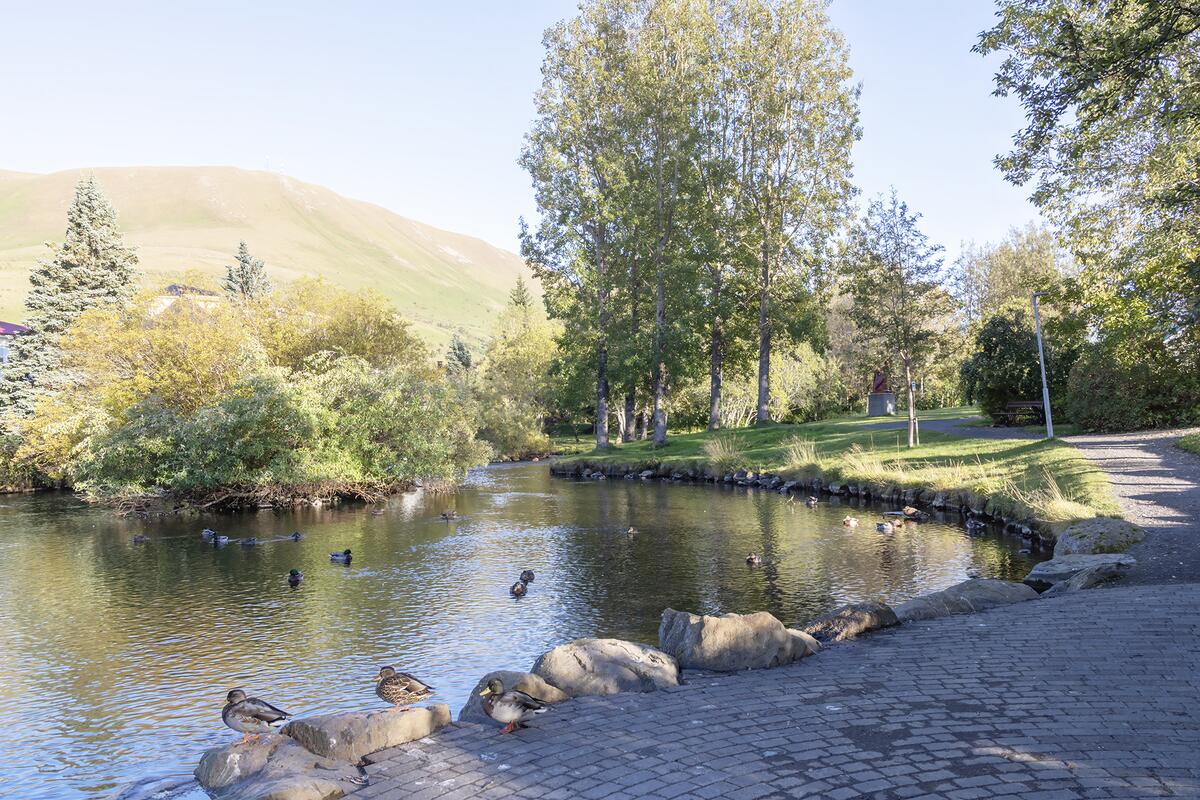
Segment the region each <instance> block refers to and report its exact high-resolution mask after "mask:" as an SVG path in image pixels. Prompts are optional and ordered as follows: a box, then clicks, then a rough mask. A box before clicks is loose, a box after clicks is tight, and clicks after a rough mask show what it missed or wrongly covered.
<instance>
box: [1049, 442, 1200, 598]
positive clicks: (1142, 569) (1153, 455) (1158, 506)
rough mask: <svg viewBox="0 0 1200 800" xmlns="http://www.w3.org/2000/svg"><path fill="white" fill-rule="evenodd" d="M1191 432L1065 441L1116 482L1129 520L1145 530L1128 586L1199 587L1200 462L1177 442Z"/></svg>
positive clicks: (1133, 552)
mask: <svg viewBox="0 0 1200 800" xmlns="http://www.w3.org/2000/svg"><path fill="white" fill-rule="evenodd" d="M1188 432H1190V431H1185V430H1176V431H1143V432H1138V433H1114V434H1084V435H1080V436H1069V437H1066V441H1068V442H1070V443H1071V444H1073V445H1075V446H1076V447H1078V448H1079V449H1080V450H1081V451H1083V454H1084V455H1085V456H1087V457H1088V458H1089V459H1091V460H1092V461H1093V462H1094V463H1095V464H1096V466H1098V467H1100V469H1102V470H1104V471H1105V472H1107V473H1108V475H1109V477H1110V478H1112V483H1113V493H1114V494H1115V495H1116V496H1117V501H1118V502H1119V503H1120V504H1121V508H1122V510H1123V511H1124V512H1125V517H1126V518H1127V519H1128V520H1129V521H1130V522H1136V523H1137V524H1138V525H1141V526H1142V527H1144V528H1145V529H1146V541H1144V542H1142V543H1141V544H1140V545H1136V546H1134V547H1133V548H1132V549H1131V550H1130V551H1129V554H1130V555H1131V556H1133V557H1134V558H1136V559H1137V562H1138V563H1137V566H1135V567H1134V568H1133V570H1132V571H1131V572H1130V574H1129V577H1128V579H1127V580H1128V581H1132V582H1138V583H1177V582H1181V581H1200V456H1197V455H1195V454H1193V453H1188V452H1186V451H1184V450H1180V449H1179V448H1178V447H1176V446H1175V440H1176V439H1178V438H1179V437H1180V436H1182V435H1183V434H1184V433H1188Z"/></svg>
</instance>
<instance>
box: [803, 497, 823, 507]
mask: <svg viewBox="0 0 1200 800" xmlns="http://www.w3.org/2000/svg"><path fill="white" fill-rule="evenodd" d="M819 502H821V501H820V500H818V499H817V498H815V497H810V498H808V499H807V500H805V501H804V505H806V506H808V507H809V508H816V507H817V503H819Z"/></svg>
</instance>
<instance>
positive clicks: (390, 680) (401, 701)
mask: <svg viewBox="0 0 1200 800" xmlns="http://www.w3.org/2000/svg"><path fill="white" fill-rule="evenodd" d="M375 694H377V695H379V699H381V700H383V701H385V702H388V703H391V704H392V705H394V706H399V707H400V708H401V709H405V708H408V707H409V706H410V705H412V704H413V703H415V702H417V701H418V700H424V699H425V698H426V697H429V696H430V695H431V694H433V687H432V686H429V685H428V684H426V683H423V682H421V681H419V680H417V679H416V678H414V677H413V676H412V675H409V674H408V673H407V672H397V671H396V669H395V667H380V669H379V674H378V675H376V676H375Z"/></svg>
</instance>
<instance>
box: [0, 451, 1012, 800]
mask: <svg viewBox="0 0 1200 800" xmlns="http://www.w3.org/2000/svg"><path fill="white" fill-rule="evenodd" d="M6 500H7V502H6V503H5V506H6V507H0V553H2V555H0V751H2V752H4V753H5V758H4V759H3V760H0V796H13V797H16V796H19V797H22V798H29V800H46V799H47V798H81V797H89V796H95V795H96V794H98V793H99V794H103V793H108V792H111V791H112V790H113V788H114V787H116V786H119V785H124V784H128V783H131V782H136V783H137V788H136V791H137V792H141V794H140V795H134V797H151V796H154V794H153V792H155V791H164V792H167V793H168V795H170V793H171V792H174V793H175V795H174V797H175V800H182V798H180V797H179V792H180V791H183V792H185V794H186V792H187V791H189V790H187V789H186V784H185V783H178V785H176V784H172V783H171V782H172V781H177V782H182V781H184V780H185V779H186V778H187V776H188V775H189V774H190V772H191V770H192V768H193V767H194V766H195V761H196V758H197V757H198V755H199V753H200V751H201V750H202V749H204V748H205V747H210V746H213V745H217V744H222V743H225V742H228V741H231V740H232V739H233V738H235V734H232V733H231V732H230V731H228V730H227V729H225V728H223V727H222V726H221V723H220V717H219V714H220V709H221V705H222V703H223V702H224V697H225V693H226V692H228V691H229V689H231V688H233V687H234V686H240V687H242V688H244V689H246V690H247V691H249V692H251V693H252V694H255V695H258V696H261V697H263V698H265V699H268V700H270V701H272V702H274V703H276V704H277V705H280V706H281V707H283V708H284V709H286V710H288V711H291V712H293V713H297V714H316V713H327V712H333V711H343V710H350V709H355V708H364V707H372V706H377V705H378V700H377V699H376V698H375V696H374V686H373V684H372V682H371V677H372V676H373V675H374V674H375V671H376V669H377V668H378V667H379V666H381V665H384V664H395V665H396V666H398V667H401V668H404V669H407V670H409V671H411V672H413V673H415V674H417V675H418V676H420V677H422V678H423V679H425V680H428V681H429V682H430V683H431V684H433V685H434V686H436V687H437V689H438V695H437V697H436V698H435V699H436V700H439V701H444V702H448V703H450V704H451V707H452V709H454V710H455V711H456V710H457V709H458V707H459V706H461V704H462V703H463V702H464V701H465V698H466V695H467V693H468V692H469V691H470V689H471V687H472V686H474V684H475V681H476V680H477V679H478V678H479V676H481V675H482V674H484V673H485V672H487V671H489V670H492V669H496V668H500V667H510V668H511V667H516V668H522V669H525V668H528V667H529V665H530V664H532V662H533V660H534V659H535V658H536V657H537V655H538V654H540V653H541V652H543V651H545V650H546V649H548V648H549V647H552V646H554V645H556V644H559V643H561V642H563V641H566V640H568V639H572V638H576V637H580V636H616V637H620V638H627V639H634V640H640V641H645V642H649V643H654V642H655V641H656V638H657V628H658V619H659V613H660V612H661V610H662V609H663V608H664V607H666V606H672V607H675V608H684V609H689V610H695V611H701V612H708V613H715V612H723V611H743V612H744V611H754V610H758V609H767V610H770V611H771V612H772V613H774V614H776V615H777V616H779V617H780V618H781V619H783V620H784V621H785V622H786V623H788V624H795V623H798V622H801V621H803V620H805V619H807V618H809V617H811V616H814V615H816V614H818V613H820V612H822V611H825V610H827V609H828V608H830V607H832V606H833V605H835V604H837V603H841V602H845V601H851V600H855V599H860V598H865V597H876V596H882V597H884V598H885V599H887V600H889V601H891V602H899V601H901V600H904V599H907V598H909V597H912V596H915V595H916V594H920V593H923V592H926V591H932V590H936V589H940V588H944V587H945V586H948V585H950V584H952V583H955V582H957V581H959V580H962V579H963V578H965V577H966V575H967V572H968V570H970V571H973V572H978V573H979V574H981V575H984V576H988V577H1003V578H1019V577H1022V576H1023V575H1024V574H1025V572H1026V571H1028V569H1029V568H1030V567H1031V566H1032V563H1033V562H1032V560H1031V558H1030V557H1028V556H1024V555H1020V554H1019V553H1018V552H1017V549H1018V548H1019V547H1020V542H1019V541H1017V540H1008V539H1003V538H999V537H970V536H967V535H966V534H965V532H964V531H963V530H962V529H961V528H960V527H958V525H957V524H952V522H954V521H938V520H932V521H930V522H927V523H923V524H920V525H910V526H906V527H905V528H903V529H902V530H901V531H899V532H898V533H896V534H893V535H890V536H884V535H880V534H877V533H876V532H875V531H874V527H873V526H872V525H870V524H869V520H872V515H873V513H877V512H872V511H871V510H870V509H862V510H860V511H857V512H855V513H856V514H858V515H859V516H860V517H862V518H863V525H861V526H860V527H859V528H856V529H849V528H844V527H843V526H842V524H841V518H842V517H843V516H844V515H845V514H846V512H847V508H846V506H843V505H840V504H838V503H828V504H825V503H823V504H822V505H821V506H819V507H818V508H817V509H807V508H805V507H804V506H803V505H801V504H799V503H787V502H785V499H784V498H782V497H780V496H779V495H777V494H773V493H765V492H747V491H745V490H737V489H730V488H723V487H722V488H714V487H691V486H664V485H661V484H659V483H642V482H640V481H637V482H635V481H606V482H599V483H592V482H587V483H577V482H571V481H563V480H551V479H550V478H549V476H548V474H547V470H546V467H545V465H544V464H518V465H502V466H495V467H491V468H487V469H483V470H477V471H475V472H473V473H472V474H471V476H470V479H469V481H468V483H467V486H466V487H465V488H464V489H463V490H462V491H460V492H459V493H457V494H455V495H435V496H428V495H423V494H421V493H410V494H407V495H404V496H402V497H398V498H393V499H392V500H391V501H390V502H389V503H388V504H387V505H386V506H381V507H370V508H369V509H368V508H364V507H362V506H354V507H347V508H345V509H340V510H335V509H322V510H313V509H308V510H303V511H297V512H290V511H289V512H280V513H276V512H259V513H250V514H244V515H236V516H216V515H212V516H201V517H192V518H187V519H178V520H176V519H172V520H166V521H161V522H159V521H155V522H143V521H138V520H120V519H116V518H114V517H112V516H111V515H110V514H109V513H108V512H105V511H102V510H97V509H90V508H86V507H83V506H80V505H79V503H78V502H77V501H75V500H74V499H73V498H71V497H69V496H64V495H53V494H46V495H34V496H28V497H25V496H21V497H12V498H7V499H6ZM451 508H453V509H456V510H457V511H458V513H459V514H460V515H461V518H460V519H458V520H456V521H454V522H453V523H447V522H445V521H444V520H442V519H440V517H439V514H440V513H441V512H442V511H444V510H447V509H451ZM376 512H380V513H376ZM630 525H634V526H636V527H637V529H638V533H637V535H636V536H634V537H630V536H627V535H626V533H625V531H626V529H627V528H628V527H629V526H630ZM205 526H208V527H212V528H214V529H216V530H219V531H221V532H222V533H224V534H227V535H229V536H231V537H235V538H240V537H250V536H255V537H259V538H271V537H275V536H283V535H286V534H287V533H290V532H291V531H293V530H299V531H301V532H303V533H304V538H303V539H302V540H301V541H300V542H293V541H291V540H283V541H271V542H269V543H268V544H265V545H263V546H260V547H253V548H243V547H237V546H236V545H233V544H231V545H230V546H227V547H223V548H214V547H212V546H211V545H208V544H206V543H204V542H203V541H202V540H201V538H200V536H199V531H200V529H201V528H202V527H205ZM138 533H143V534H145V535H147V536H149V537H150V540H149V541H148V542H146V543H145V544H138V545H134V544H133V543H132V538H133V536H134V535H135V534H138ZM346 547H350V548H352V549H353V551H354V561H353V563H352V564H351V565H350V566H349V567H346V566H342V565H338V564H333V563H330V561H329V553H330V551H332V550H341V549H344V548H346ZM751 550H753V551H755V552H758V553H761V554H762V555H763V558H764V561H765V562H766V563H765V564H764V565H763V566H762V567H759V568H751V567H747V566H746V564H745V555H746V553H747V552H749V551H751ZM292 568H296V569H299V570H301V571H302V572H303V573H304V575H305V579H304V582H303V584H301V586H300V587H299V588H298V589H291V588H290V587H288V586H287V584H286V581H285V576H286V574H287V572H288V570H289V569H292ZM522 569H532V570H534V572H535V573H536V574H537V578H536V580H535V581H534V583H533V584H532V585H531V586H530V591H529V594H528V595H527V596H526V597H524V598H521V599H519V600H518V599H514V598H513V597H511V596H510V595H509V593H508V587H509V586H510V585H511V584H512V582H513V581H514V580H515V579H516V577H517V576H518V575H519V574H520V572H521V570H522ZM181 786H182V787H185V788H183V789H181V788H180V787H181ZM168 789H169V791H168ZM200 796H202V795H196V797H200ZM187 800H191V797H190V796H189V797H188V798H187Z"/></svg>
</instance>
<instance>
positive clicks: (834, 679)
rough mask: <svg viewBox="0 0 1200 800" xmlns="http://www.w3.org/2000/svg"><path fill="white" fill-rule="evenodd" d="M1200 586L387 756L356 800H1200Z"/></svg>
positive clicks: (928, 636) (919, 635)
mask: <svg viewBox="0 0 1200 800" xmlns="http://www.w3.org/2000/svg"><path fill="white" fill-rule="evenodd" d="M1198 702H1200V585H1177V586H1121V587H1117V588H1110V589H1094V590H1090V591H1087V592H1081V593H1078V594H1073V595H1067V596H1064V597H1060V598H1054V599H1039V600H1033V601H1030V602H1027V603H1020V604H1017V605H1015V606H1008V607H1005V608H1001V609H995V610H992V611H989V612H984V613H982V614H973V615H967V616H959V617H949V618H945V619H941V620H933V621H928V622H919V623H914V624H909V625H905V626H903V627H901V628H897V629H893V630H889V631H884V632H879V633H875V634H871V635H869V636H867V637H864V638H863V639H861V640H859V641H856V642H854V643H850V644H844V645H838V646H835V647H831V648H828V649H826V650H825V651H823V652H821V653H819V654H818V655H816V656H814V657H811V658H808V659H805V660H804V661H802V662H801V663H799V664H795V665H792V666H788V667H782V668H779V669H774V670H764V671H758V672H748V673H742V674H739V675H729V676H719V677H703V676H700V677H692V678H691V679H690V680H689V682H688V683H687V684H686V685H684V686H681V687H678V688H677V689H672V690H667V691H661V692H655V693H652V694H623V695H615V696H612V697H602V698H579V699H576V700H571V701H568V702H567V703H564V704H562V705H559V706H556V707H554V708H553V709H552V710H551V711H550V712H549V713H547V714H545V715H544V716H542V717H540V718H538V720H537V721H536V722H535V723H534V725H535V727H534V728H531V729H529V730H524V731H520V732H518V733H515V734H513V735H511V736H500V735H499V734H498V731H497V729H496V728H483V727H480V726H473V725H472V726H462V727H455V728H451V729H447V730H445V731H442V732H440V733H439V734H437V735H435V736H434V737H431V738H429V739H425V740H422V741H419V742H414V743H412V744H410V745H406V746H405V747H402V748H394V749H392V750H388V751H384V752H383V753H379V754H376V755H377V758H378V759H379V760H378V763H377V764H375V765H373V766H371V767H369V768H368V770H369V772H370V774H371V776H372V779H373V780H372V784H371V785H370V786H368V787H365V788H364V789H362V790H360V791H359V792H357V793H356V794H355V795H354V797H355V798H360V799H361V800H366V798H379V799H380V800H401V798H403V799H404V800H426V799H427V798H438V797H441V798H475V797H479V798H508V797H517V798H575V797H580V798H626V797H656V798H672V797H687V798H693V797H694V798H735V799H737V800H750V799H753V798H785V797H789V798H790V797H816V798H828V799H829V800H846V798H854V797H870V798H881V799H882V798H912V797H920V798H935V797H936V798H949V800H972V799H973V798H988V797H1013V798H1026V799H1027V800H1076V799H1078V798H1110V797H1112V798H1117V797H1119V798H1140V797H1200V710H1198V708H1197V703H1198Z"/></svg>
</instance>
